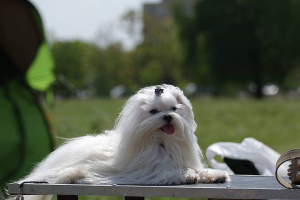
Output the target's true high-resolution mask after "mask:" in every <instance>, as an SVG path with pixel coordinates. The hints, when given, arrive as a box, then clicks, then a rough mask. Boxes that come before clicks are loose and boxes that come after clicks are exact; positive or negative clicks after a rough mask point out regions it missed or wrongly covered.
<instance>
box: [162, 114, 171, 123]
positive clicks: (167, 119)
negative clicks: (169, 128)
mask: <svg viewBox="0 0 300 200" xmlns="http://www.w3.org/2000/svg"><path fill="white" fill-rule="evenodd" d="M164 120H165V121H166V122H167V123H168V124H169V123H170V122H171V121H172V116H171V115H165V116H164Z"/></svg>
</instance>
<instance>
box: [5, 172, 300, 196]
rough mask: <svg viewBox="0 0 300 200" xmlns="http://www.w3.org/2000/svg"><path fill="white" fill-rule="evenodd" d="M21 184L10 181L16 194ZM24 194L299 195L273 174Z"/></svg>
mask: <svg viewBox="0 0 300 200" xmlns="http://www.w3.org/2000/svg"><path fill="white" fill-rule="evenodd" d="M19 186H20V184H15V183H12V184H9V185H8V193H9V194H12V195H16V194H18V192H19ZM23 194H24V195H57V199H58V200H77V199H78V196H79V195H87V196H123V197H125V200H143V199H144V197H187V198H208V199H300V189H286V188H284V187H283V186H281V185H280V184H279V183H278V182H277V180H276V178H275V177H273V176H231V182H229V183H224V184H222V183H220V184H192V185H174V186H145V185H88V184H37V183H26V184H24V186H23Z"/></svg>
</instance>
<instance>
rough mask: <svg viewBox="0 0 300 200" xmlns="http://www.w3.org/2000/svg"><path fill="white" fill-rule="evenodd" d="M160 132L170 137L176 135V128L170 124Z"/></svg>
mask: <svg viewBox="0 0 300 200" xmlns="http://www.w3.org/2000/svg"><path fill="white" fill-rule="evenodd" d="M160 130H162V131H163V132H165V133H166V134H168V135H172V134H173V133H175V127H174V126H173V125H170V124H168V125H165V126H163V127H161V129H160Z"/></svg>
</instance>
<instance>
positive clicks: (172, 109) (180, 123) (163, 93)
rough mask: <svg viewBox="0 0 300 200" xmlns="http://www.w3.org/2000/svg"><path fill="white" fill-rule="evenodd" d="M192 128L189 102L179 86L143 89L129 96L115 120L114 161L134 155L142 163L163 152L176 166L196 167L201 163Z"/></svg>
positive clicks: (126, 159) (122, 161) (193, 128)
mask: <svg viewBox="0 0 300 200" xmlns="http://www.w3.org/2000/svg"><path fill="white" fill-rule="evenodd" d="M196 127H197V125H196V123H195V121H194V114H193V110H192V105H191V103H190V102H189V100H188V99H187V98H186V97H185V96H184V94H183V92H182V91H181V90H180V89H179V88H177V87H174V86H172V85H160V86H151V87H146V88H143V89H141V90H140V91H138V92H137V93H136V94H135V95H133V96H132V97H131V98H129V100H128V101H127V102H126V104H125V106H124V108H123V110H122V112H121V113H120V115H119V118H118V120H117V123H116V126H115V129H114V130H115V133H117V134H116V135H117V136H118V137H119V138H120V139H121V142H120V145H119V148H118V150H119V153H118V155H120V157H119V158H118V162H121V163H125V162H131V160H133V158H135V157H136V156H139V158H140V159H139V161H138V162H146V160H147V159H150V157H152V160H156V159H157V158H156V155H162V158H163V157H164V155H165V154H167V155H169V156H171V157H172V158H173V160H175V161H176V163H177V164H178V166H187V167H194V168H196V167H197V166H200V165H201V163H200V161H199V155H200V156H201V150H200V148H199V146H198V144H197V138H196V136H195V135H194V132H195V130H196ZM145 159H146V160H145Z"/></svg>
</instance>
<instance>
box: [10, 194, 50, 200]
mask: <svg viewBox="0 0 300 200" xmlns="http://www.w3.org/2000/svg"><path fill="white" fill-rule="evenodd" d="M16 197H17V196H10V197H8V198H7V199H6V200H16ZM23 197H24V200H51V199H52V195H23Z"/></svg>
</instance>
